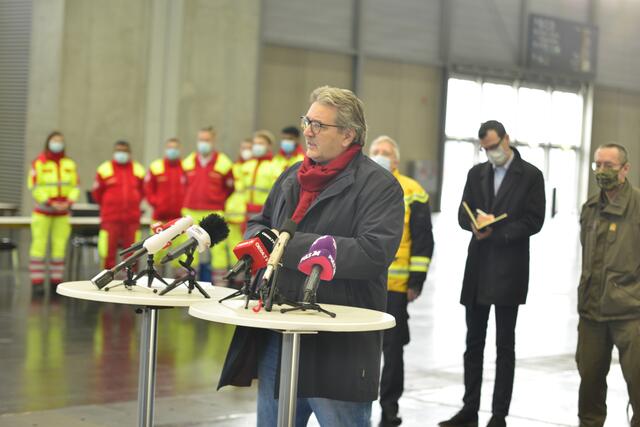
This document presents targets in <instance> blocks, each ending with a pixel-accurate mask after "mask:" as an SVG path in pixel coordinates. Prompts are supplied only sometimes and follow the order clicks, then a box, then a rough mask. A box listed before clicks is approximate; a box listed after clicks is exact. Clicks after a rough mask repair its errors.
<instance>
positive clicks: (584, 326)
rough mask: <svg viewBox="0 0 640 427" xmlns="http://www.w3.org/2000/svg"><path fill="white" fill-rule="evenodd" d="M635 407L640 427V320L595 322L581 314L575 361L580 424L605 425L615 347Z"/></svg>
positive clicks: (635, 424) (635, 426) (634, 422)
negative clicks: (578, 381) (577, 378)
mask: <svg viewBox="0 0 640 427" xmlns="http://www.w3.org/2000/svg"><path fill="white" fill-rule="evenodd" d="M614 345H615V346H616V347H617V349H618V353H619V357H620V367H621V368H622V375H623V376H624V379H625V381H626V383H627V390H628V392H629V400H630V401H631V406H632V407H633V418H632V419H631V426H632V427H638V426H640V319H632V320H616V321H605V322H596V321H594V320H589V319H586V318H584V317H580V322H579V323H578V348H577V351H576V362H577V364H578V372H579V373H580V391H579V395H578V417H579V418H580V426H581V427H602V426H603V425H604V421H605V418H606V417H607V403H606V400H607V374H608V373H609V367H610V366H611V351H612V350H613V346H614Z"/></svg>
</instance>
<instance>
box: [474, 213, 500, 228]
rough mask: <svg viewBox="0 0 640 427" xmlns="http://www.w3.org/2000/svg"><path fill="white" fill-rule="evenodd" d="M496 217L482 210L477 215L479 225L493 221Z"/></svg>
mask: <svg viewBox="0 0 640 427" xmlns="http://www.w3.org/2000/svg"><path fill="white" fill-rule="evenodd" d="M494 219H496V217H495V216H494V215H493V214H487V213H484V212H482V211H480V212H478V216H476V222H477V223H478V225H482V224H484V223H487V222H491V221H493V220H494Z"/></svg>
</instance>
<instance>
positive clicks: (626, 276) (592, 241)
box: [576, 144, 640, 427]
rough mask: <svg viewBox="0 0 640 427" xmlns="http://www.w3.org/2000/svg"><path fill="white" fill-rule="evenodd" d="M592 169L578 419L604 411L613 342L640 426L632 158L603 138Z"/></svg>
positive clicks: (638, 262)
mask: <svg viewBox="0 0 640 427" xmlns="http://www.w3.org/2000/svg"><path fill="white" fill-rule="evenodd" d="M594 160H595V161H594V163H593V170H594V171H595V174H596V181H597V183H598V186H599V187H600V191H599V192H598V193H597V194H594V195H593V196H591V197H590V198H589V199H588V200H587V202H586V203H585V204H584V206H583V207H582V213H581V215H580V241H581V243H582V274H581V276H580V285H579V287H578V313H579V314H580V321H579V323H578V348H577V351H576V362H577V364H578V371H579V372H580V391H579V398H578V417H579V418H580V426H581V427H596V426H597V427H601V426H603V425H604V421H605V418H606V416H607V405H606V398H607V374H608V373H609V367H610V365H611V350H612V349H613V346H614V345H615V346H616V347H617V349H618V354H619V357H620V367H621V368H622V374H623V376H624V379H625V381H626V382H627V390H628V392H629V400H630V401H631V406H632V407H633V418H632V419H631V426H632V427H639V426H640V225H639V224H640V191H639V190H638V189H637V188H633V187H632V186H631V184H630V183H629V181H628V180H627V175H628V173H629V169H630V168H631V165H630V164H629V161H628V157H627V150H626V149H625V148H624V147H623V146H621V145H618V144H606V145H601V146H600V147H598V149H597V150H596V152H595V155H594Z"/></svg>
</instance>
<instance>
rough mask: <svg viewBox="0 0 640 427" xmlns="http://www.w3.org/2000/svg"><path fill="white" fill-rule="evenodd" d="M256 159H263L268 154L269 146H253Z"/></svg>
mask: <svg viewBox="0 0 640 427" xmlns="http://www.w3.org/2000/svg"><path fill="white" fill-rule="evenodd" d="M251 150H252V151H253V155H254V157H262V156H264V155H265V154H267V146H266V145H262V144H253V147H251Z"/></svg>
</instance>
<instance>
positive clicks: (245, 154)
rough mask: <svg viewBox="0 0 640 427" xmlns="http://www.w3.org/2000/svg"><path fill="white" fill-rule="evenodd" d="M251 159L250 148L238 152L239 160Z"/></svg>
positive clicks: (251, 152) (251, 151)
mask: <svg viewBox="0 0 640 427" xmlns="http://www.w3.org/2000/svg"><path fill="white" fill-rule="evenodd" d="M251 157H253V150H252V149H250V148H245V149H244V150H240V158H241V159H242V160H244V161H247V160H249V159H250V158H251Z"/></svg>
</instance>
